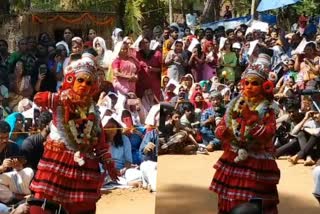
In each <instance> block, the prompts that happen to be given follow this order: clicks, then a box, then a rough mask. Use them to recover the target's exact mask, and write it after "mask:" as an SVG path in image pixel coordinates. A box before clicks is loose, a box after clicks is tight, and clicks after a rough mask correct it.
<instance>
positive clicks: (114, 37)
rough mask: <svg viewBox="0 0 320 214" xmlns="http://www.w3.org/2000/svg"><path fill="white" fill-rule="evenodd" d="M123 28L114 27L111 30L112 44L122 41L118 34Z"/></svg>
mask: <svg viewBox="0 0 320 214" xmlns="http://www.w3.org/2000/svg"><path fill="white" fill-rule="evenodd" d="M122 31H123V30H122V29H121V28H115V29H114V30H113V32H112V36H111V38H112V41H113V44H114V45H116V44H117V43H118V42H120V41H122V37H121V36H120V32H122Z"/></svg>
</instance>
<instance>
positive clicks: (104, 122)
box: [101, 114, 127, 128]
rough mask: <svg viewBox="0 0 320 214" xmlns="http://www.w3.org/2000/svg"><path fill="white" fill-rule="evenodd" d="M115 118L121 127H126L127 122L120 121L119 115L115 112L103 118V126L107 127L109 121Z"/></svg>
mask: <svg viewBox="0 0 320 214" xmlns="http://www.w3.org/2000/svg"><path fill="white" fill-rule="evenodd" d="M111 119H113V120H114V121H116V123H118V125H119V126H120V127H121V128H126V127H127V126H126V124H124V123H123V122H122V121H119V120H118V118H117V116H116V115H115V114H112V115H111V116H104V117H103V118H102V120H101V123H102V127H105V126H106V125H107V124H108V122H109V121H110V120H111Z"/></svg>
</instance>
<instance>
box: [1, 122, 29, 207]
mask: <svg viewBox="0 0 320 214" xmlns="http://www.w3.org/2000/svg"><path fill="white" fill-rule="evenodd" d="M9 132H10V126H9V124H8V123H7V122H5V121H0V137H1V138H0V163H1V165H0V192H1V194H0V202H2V203H5V204H12V203H16V202H17V201H19V200H22V199H23V198H24V196H25V195H29V194H31V192H30V189H29V184H30V182H31V179H32V177H33V170H32V169H31V168H23V164H24V163H25V158H24V157H23V156H21V153H20V150H19V147H18V145H17V144H16V143H14V142H12V141H11V140H9Z"/></svg>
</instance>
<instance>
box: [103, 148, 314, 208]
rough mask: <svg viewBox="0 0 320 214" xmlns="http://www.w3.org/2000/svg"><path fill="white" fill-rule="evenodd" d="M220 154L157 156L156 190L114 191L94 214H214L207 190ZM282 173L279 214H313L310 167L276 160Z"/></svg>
mask: <svg viewBox="0 0 320 214" xmlns="http://www.w3.org/2000/svg"><path fill="white" fill-rule="evenodd" d="M220 155H221V152H214V153H211V154H210V155H190V156H188V155H164V156H160V157H159V167H158V170H159V171H158V191H157V193H156V194H151V193H149V192H148V191H146V190H114V191H112V192H111V193H108V194H105V195H103V197H102V199H101V200H100V201H99V203H98V208H97V214H104V213H119V214H122V213H123V214H126V213H143V214H153V213H155V214H180V213H181V214H209V213H210V214H214V213H217V211H216V210H217V197H216V195H215V194H214V193H213V192H210V191H209V190H208V186H209V184H210V182H211V179H212V176H213V174H214V169H213V168H212V166H213V164H214V163H215V162H216V160H217V159H218V158H219V157H220ZM278 166H279V167H280V170H281V179H280V184H279V185H278V191H279V195H280V204H279V213H280V214H281V213H284V214H287V213H290V214H316V213H320V206H318V204H317V201H316V200H315V199H314V198H313V196H312V194H311V193H312V191H313V179H312V175H311V172H312V170H311V167H304V166H303V165H296V166H292V165H291V164H290V163H289V162H288V161H286V160H278Z"/></svg>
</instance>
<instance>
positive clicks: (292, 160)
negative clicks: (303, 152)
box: [288, 155, 299, 164]
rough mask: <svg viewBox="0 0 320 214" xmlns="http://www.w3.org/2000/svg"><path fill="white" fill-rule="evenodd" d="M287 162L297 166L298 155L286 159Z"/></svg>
mask: <svg viewBox="0 0 320 214" xmlns="http://www.w3.org/2000/svg"><path fill="white" fill-rule="evenodd" d="M288 161H289V162H290V163H292V164H297V163H298V161H299V157H298V155H294V156H292V157H290V158H288Z"/></svg>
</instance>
